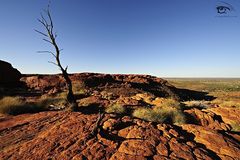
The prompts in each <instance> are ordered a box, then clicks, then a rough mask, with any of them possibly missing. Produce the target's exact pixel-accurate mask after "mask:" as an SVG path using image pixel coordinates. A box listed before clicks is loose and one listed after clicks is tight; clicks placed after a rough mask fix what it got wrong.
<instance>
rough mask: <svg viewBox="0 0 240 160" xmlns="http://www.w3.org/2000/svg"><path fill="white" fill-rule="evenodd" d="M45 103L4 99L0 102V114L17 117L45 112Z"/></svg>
mask: <svg viewBox="0 0 240 160" xmlns="http://www.w3.org/2000/svg"><path fill="white" fill-rule="evenodd" d="M45 109H46V108H45V102H41V103H36V104H34V103H27V102H25V101H24V99H23V98H20V97H4V98H2V99H1V100H0V112H1V113H3V114H10V115H18V114H24V113H35V112H40V111H43V110H45Z"/></svg>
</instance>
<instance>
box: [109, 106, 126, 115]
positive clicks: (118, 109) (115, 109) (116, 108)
mask: <svg viewBox="0 0 240 160" xmlns="http://www.w3.org/2000/svg"><path fill="white" fill-rule="evenodd" d="M125 111H126V109H125V107H124V106H123V105H120V104H112V105H110V106H108V107H107V108H106V109H105V112H107V113H117V114H123V113H125Z"/></svg>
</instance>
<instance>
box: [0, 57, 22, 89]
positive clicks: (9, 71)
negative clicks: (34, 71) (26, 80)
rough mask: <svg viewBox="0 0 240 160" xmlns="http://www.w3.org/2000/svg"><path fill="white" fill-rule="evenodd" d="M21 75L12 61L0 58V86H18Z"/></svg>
mask: <svg viewBox="0 0 240 160" xmlns="http://www.w3.org/2000/svg"><path fill="white" fill-rule="evenodd" d="M21 76H22V75H21V73H20V72H19V71H18V70H17V69H15V68H13V67H12V65H11V64H10V63H8V62H5V61H2V60H0V86H2V87H9V86H16V85H18V84H19V80H20V78H21Z"/></svg>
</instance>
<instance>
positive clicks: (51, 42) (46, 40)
mask: <svg viewBox="0 0 240 160" xmlns="http://www.w3.org/2000/svg"><path fill="white" fill-rule="evenodd" d="M43 40H44V41H46V42H48V43H51V44H53V43H52V42H51V41H49V40H47V39H45V38H43Z"/></svg>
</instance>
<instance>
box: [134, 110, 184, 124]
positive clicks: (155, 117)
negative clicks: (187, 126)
mask: <svg viewBox="0 0 240 160" xmlns="http://www.w3.org/2000/svg"><path fill="white" fill-rule="evenodd" d="M133 116H134V117H137V118H140V119H144V120H146V121H151V122H158V123H164V122H168V123H174V124H182V123H185V117H184V114H183V113H182V111H181V110H180V109H176V108H172V107H169V108H166V107H154V108H153V109H151V108H138V109H136V110H134V112H133Z"/></svg>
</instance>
